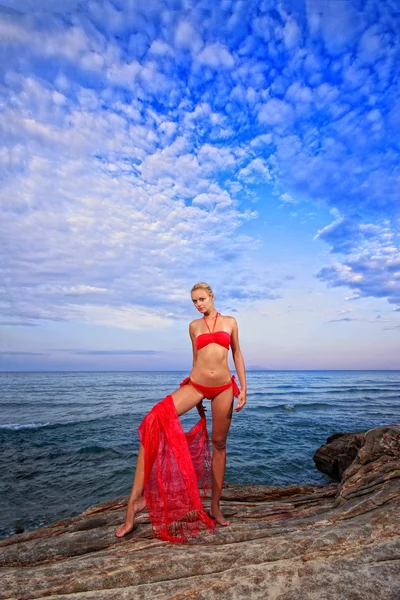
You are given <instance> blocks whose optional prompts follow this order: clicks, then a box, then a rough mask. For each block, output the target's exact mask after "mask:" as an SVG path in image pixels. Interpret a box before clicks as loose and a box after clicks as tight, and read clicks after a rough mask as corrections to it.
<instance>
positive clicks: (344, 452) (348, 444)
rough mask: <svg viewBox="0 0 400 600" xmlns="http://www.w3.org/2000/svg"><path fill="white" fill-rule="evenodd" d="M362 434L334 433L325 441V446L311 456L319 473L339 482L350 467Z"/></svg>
mask: <svg viewBox="0 0 400 600" xmlns="http://www.w3.org/2000/svg"><path fill="white" fill-rule="evenodd" d="M363 440H364V432H361V433H335V435H331V436H330V437H328V439H327V440H326V444H324V445H323V446H321V447H320V448H318V450H317V451H316V453H315V454H314V456H313V460H314V462H315V466H316V467H317V469H318V470H319V471H321V472H322V473H325V474H326V475H329V477H332V479H336V480H337V481H340V480H341V479H342V475H343V473H344V472H345V470H346V469H347V467H349V466H350V465H351V463H352V462H353V460H354V459H355V457H356V456H357V453H358V451H359V449H360V448H361V446H362V445H363Z"/></svg>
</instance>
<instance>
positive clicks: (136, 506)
mask: <svg viewBox="0 0 400 600" xmlns="http://www.w3.org/2000/svg"><path fill="white" fill-rule="evenodd" d="M145 508H146V501H145V499H144V496H140V498H139V499H138V500H136V501H133V502H132V501H131V500H128V506H127V507H126V517H125V523H123V524H122V525H120V526H119V527H118V529H117V530H116V531H115V535H116V536H117V537H119V538H120V537H124V535H126V534H127V533H130V532H131V531H132V529H133V524H134V522H135V516H136V513H138V512H140V511H142V510H143V509H145Z"/></svg>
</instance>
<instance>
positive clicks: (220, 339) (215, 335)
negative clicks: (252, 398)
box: [180, 312, 240, 400]
mask: <svg viewBox="0 0 400 600" xmlns="http://www.w3.org/2000/svg"><path fill="white" fill-rule="evenodd" d="M218 316H219V313H218V312H217V314H216V315H215V319H214V325H213V330H212V331H211V329H210V327H209V325H208V323H207V321H206V318H205V317H204V321H205V324H206V325H207V329H208V333H201V334H200V335H198V336H197V337H196V340H195V343H196V348H197V350H201V349H202V348H204V347H205V346H208V344H218V345H219V346H223V347H224V348H226V349H227V350H229V346H230V342H231V336H230V334H229V333H228V332H227V331H214V330H215V324H216V322H217V318H218ZM188 383H190V385H192V386H193V387H194V388H196V390H198V391H199V392H200V394H203V397H204V398H208V400H213V399H214V398H215V397H216V396H218V394H220V393H221V392H224V391H225V390H228V389H229V388H230V387H231V388H233V395H234V396H235V397H237V396H239V394H240V390H239V388H238V385H237V383H236V379H235V376H234V375H232V378H231V380H230V382H229V383H225V384H223V385H212V386H211V385H201V384H200V383H196V382H194V381H192V380H191V379H190V377H186V379H184V380H183V381H182V382H181V383H180V387H182V386H183V385H186V384H188Z"/></svg>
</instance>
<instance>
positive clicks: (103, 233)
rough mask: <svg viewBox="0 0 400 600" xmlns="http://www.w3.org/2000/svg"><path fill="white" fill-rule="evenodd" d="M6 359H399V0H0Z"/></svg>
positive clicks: (186, 364)
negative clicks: (199, 337)
mask: <svg viewBox="0 0 400 600" xmlns="http://www.w3.org/2000/svg"><path fill="white" fill-rule="evenodd" d="M0 48H1V50H0V52H1V54H0V59H1V60H0V102H1V111H0V131H1V134H0V136H1V139H0V141H1V147H0V171H1V174H0V176H1V187H0V224H1V226H0V370H1V371H20V370H22V371H35V370H38V371H43V370H44V371H46V370H49V371H54V370H100V371H101V370H123V371H124V370H190V368H191V365H192V352H191V343H190V339H189V336H188V324H189V322H190V321H191V320H192V319H195V318H198V316H199V315H198V313H197V312H196V310H195V308H194V307H193V305H192V303H191V298H190V290H191V287H192V286H193V284H194V283H196V282H198V281H206V282H208V283H209V284H210V285H211V287H212V288H213V290H214V292H215V305H216V308H217V309H218V310H219V311H220V312H221V313H222V314H230V315H232V316H234V317H235V318H236V319H237V322H238V325H239V339H240V344H241V348H242V352H243V355H244V359H245V363H246V366H247V368H248V369H400V240H399V225H400V191H399V190H400V161H399V149H400V75H399V69H398V65H399V64H400V6H399V5H398V2H397V0H362V1H361V0H304V1H303V0H283V1H282V2H279V0H274V1H272V0H260V1H246V2H245V1H233V0H220V1H219V2H215V1H213V2H211V1H202V0H200V1H196V2H195V1H189V0H187V1H185V0H164V1H161V0H146V1H144V0H96V1H85V2H81V1H79V0H63V2H62V3H61V2H56V1H55V0H53V1H52V0H0Z"/></svg>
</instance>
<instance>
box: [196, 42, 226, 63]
mask: <svg viewBox="0 0 400 600" xmlns="http://www.w3.org/2000/svg"><path fill="white" fill-rule="evenodd" d="M197 60H198V61H199V63H200V64H203V65H205V66H207V67H211V68H212V69H221V68H222V69H232V68H233V67H234V64H235V60H234V58H233V56H232V54H231V53H230V52H229V50H228V49H227V48H226V47H225V46H224V45H223V44H221V43H219V42H217V43H215V44H209V45H208V46H205V48H203V50H202V51H201V52H200V54H199V55H198V57H197Z"/></svg>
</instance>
